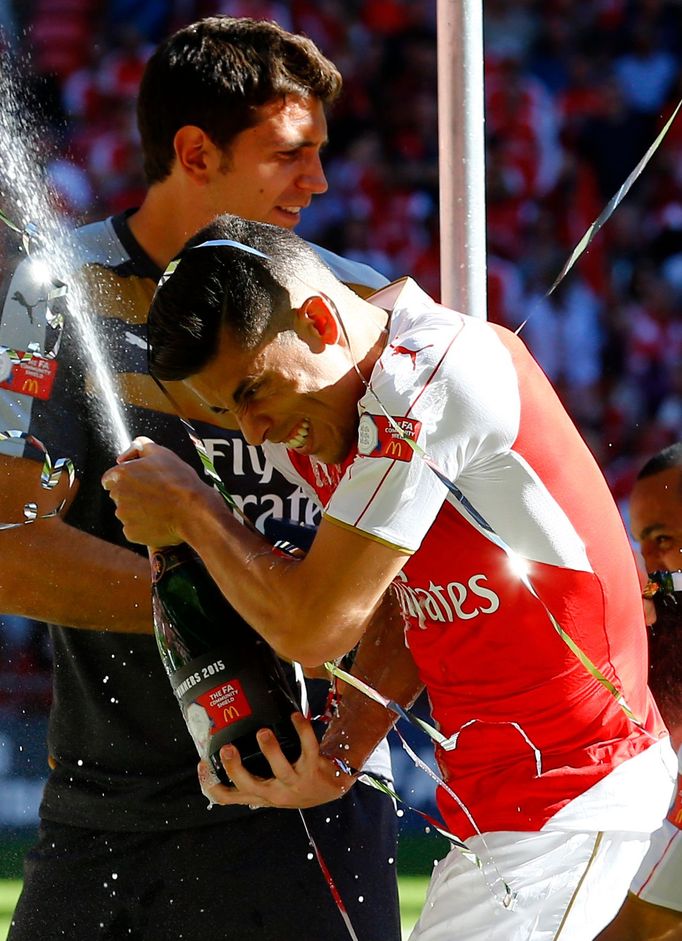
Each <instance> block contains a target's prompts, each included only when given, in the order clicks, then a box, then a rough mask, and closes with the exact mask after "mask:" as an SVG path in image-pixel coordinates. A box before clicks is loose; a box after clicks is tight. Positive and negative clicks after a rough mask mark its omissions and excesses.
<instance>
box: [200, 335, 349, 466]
mask: <svg viewBox="0 0 682 941" xmlns="http://www.w3.org/2000/svg"><path fill="white" fill-rule="evenodd" d="M185 381H186V384H187V385H188V386H189V387H190V388H191V389H192V390H193V391H194V392H195V393H196V394H197V395H198V396H199V398H200V399H202V400H203V401H204V402H205V403H206V404H207V405H208V406H209V407H210V408H211V409H212V410H213V411H214V412H215V413H217V414H220V413H222V412H225V411H228V412H230V413H232V414H233V415H234V417H235V418H236V420H237V422H238V424H239V427H240V430H241V432H242V434H243V435H244V438H245V439H246V441H247V442H248V443H249V444H255V445H260V444H262V443H263V442H264V441H271V442H273V443H278V444H284V445H285V446H286V447H287V448H290V449H293V450H296V451H298V452H299V453H301V454H312V455H315V456H316V457H317V458H319V460H321V461H324V462H326V463H329V464H334V463H339V462H341V461H342V460H343V459H344V458H345V457H346V456H347V454H348V452H349V451H350V449H351V448H352V446H353V444H354V443H355V438H356V434H357V423H358V414H357V400H358V390H357V380H356V377H355V374H354V372H353V369H352V366H351V363H350V360H349V358H348V355H347V351H346V349H345V347H342V346H340V345H338V344H331V345H323V346H319V347H318V348H316V349H311V345H310V343H309V342H307V340H306V338H305V337H304V338H302V337H301V336H299V335H298V333H297V332H296V331H295V330H288V331H285V332H284V333H280V334H278V335H277V336H275V337H274V339H272V340H270V341H268V342H265V343H264V344H261V345H260V346H259V347H258V348H257V349H256V350H242V349H240V348H239V347H238V346H237V345H236V344H235V343H234V341H233V340H232V339H231V338H230V336H229V334H228V333H227V332H226V331H223V333H222V335H221V339H220V343H219V347H218V352H217V355H216V356H215V357H213V359H212V360H210V362H209V363H208V365H207V366H205V367H204V369H202V370H201V372H199V373H197V374H196V375H194V376H192V377H191V378H189V379H187V380H185Z"/></svg>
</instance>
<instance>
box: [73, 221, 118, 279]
mask: <svg viewBox="0 0 682 941" xmlns="http://www.w3.org/2000/svg"><path fill="white" fill-rule="evenodd" d="M74 248H75V253H76V256H77V260H78V263H79V265H88V264H99V265H104V266H105V267H107V268H119V267H120V266H121V265H125V264H127V263H128V262H129V261H130V255H129V254H128V252H127V251H126V249H125V248H124V246H123V244H122V242H121V240H120V239H119V237H118V235H117V234H116V230H115V229H114V225H113V219H112V218H108V219H99V220H98V221H97V222H90V223H88V224H87V225H84V226H81V227H80V228H78V229H76V231H75V237H74Z"/></svg>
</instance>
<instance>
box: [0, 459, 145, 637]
mask: <svg viewBox="0 0 682 941" xmlns="http://www.w3.org/2000/svg"><path fill="white" fill-rule="evenodd" d="M39 481H40V463H39V462H38V461H33V460H29V459H26V458H15V457H7V456H6V455H0V523H9V522H18V521H19V520H21V519H23V515H22V509H23V507H24V505H25V504H26V503H29V502H31V501H34V502H36V503H38V505H39V510H38V512H39V513H46V512H49V511H50V510H52V509H53V508H54V507H55V506H57V505H58V504H59V502H60V500H61V499H63V498H65V497H66V498H67V500H72V499H73V497H74V495H75V492H76V487H77V484H76V485H75V486H74V488H73V489H72V491H71V492H70V493H69V492H68V488H67V486H66V475H65V474H64V475H63V476H62V480H61V481H60V483H59V484H58V486H57V488H56V489H55V490H51V491H48V490H45V489H44V488H42V487H41V486H40V482H39ZM67 506H68V503H67ZM66 508H67V507H65V508H64V510H62V514H61V516H57V517H54V518H52V519H47V520H39V521H37V522H36V523H31V524H29V525H25V526H20V527H18V528H16V529H8V530H4V531H0V559H1V560H2V562H1V564H0V611H2V612H3V613H5V614H17V615H21V616H23V617H29V618H33V619H35V620H39V621H47V622H50V623H54V624H62V625H65V626H67V627H76V628H89V629H93V630H101V631H122V632H127V633H151V630H152V626H151V605H150V600H149V565H148V563H147V561H146V559H144V558H143V557H142V556H140V555H138V554H137V553H135V552H132V551H130V550H129V549H125V548H122V547H119V546H115V545H112V544H111V543H109V542H105V541H104V540H102V539H98V538H97V537H96V536H92V535H90V534H89V533H85V532H82V531H81V530H78V529H75V528H74V527H73V526H69V525H68V524H67V523H66V522H64V519H63V515H64V513H65V512H66Z"/></svg>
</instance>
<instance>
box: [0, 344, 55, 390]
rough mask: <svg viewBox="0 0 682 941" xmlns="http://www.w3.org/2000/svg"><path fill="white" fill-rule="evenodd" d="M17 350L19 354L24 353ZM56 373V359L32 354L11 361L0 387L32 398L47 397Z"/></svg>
mask: <svg viewBox="0 0 682 941" xmlns="http://www.w3.org/2000/svg"><path fill="white" fill-rule="evenodd" d="M18 352H19V356H22V355H24V354H22V353H21V352H20V351H18ZM56 375H57V361H56V360H54V359H44V358H43V357H42V356H32V357H30V358H28V359H26V360H24V361H23V362H18V363H16V362H12V368H11V370H10V373H9V375H8V376H7V377H6V378H5V380H4V382H0V389H9V390H10V392H20V393H21V395H28V396H30V397H31V398H32V399H49V398H50V396H51V395H52V386H53V385H54V380H55V376H56Z"/></svg>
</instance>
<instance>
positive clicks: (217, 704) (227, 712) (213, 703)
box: [196, 679, 252, 734]
mask: <svg viewBox="0 0 682 941" xmlns="http://www.w3.org/2000/svg"><path fill="white" fill-rule="evenodd" d="M196 702H198V703H199V704H200V705H202V706H203V707H204V709H205V710H206V712H207V713H208V715H209V717H210V719H211V723H212V726H213V733H214V734H215V733H216V732H218V731H219V730H220V729H224V728H227V726H228V725H232V723H233V722H239V720H240V719H245V718H246V717H247V716H250V715H251V713H252V709H251V704H250V703H249V700H248V699H247V696H246V693H245V692H244V689H243V687H242V684H241V683H240V682H239V680H238V679H230V680H227V681H225V682H223V683H221V685H220V686H214V687H213V688H212V689H209V690H208V691H207V692H205V693H202V694H201V695H200V696H197V698H196Z"/></svg>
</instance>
